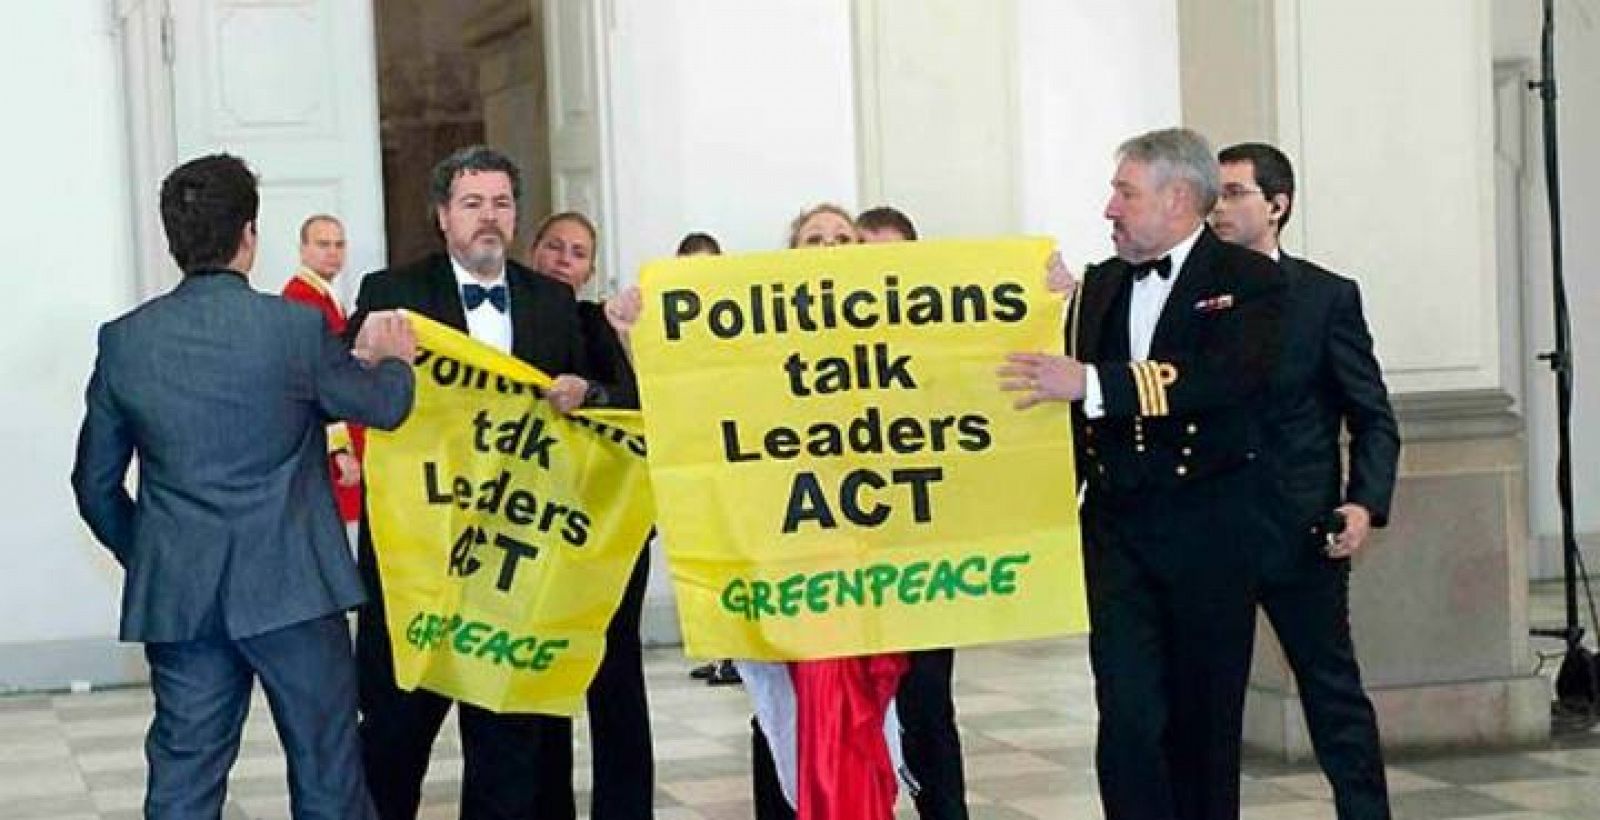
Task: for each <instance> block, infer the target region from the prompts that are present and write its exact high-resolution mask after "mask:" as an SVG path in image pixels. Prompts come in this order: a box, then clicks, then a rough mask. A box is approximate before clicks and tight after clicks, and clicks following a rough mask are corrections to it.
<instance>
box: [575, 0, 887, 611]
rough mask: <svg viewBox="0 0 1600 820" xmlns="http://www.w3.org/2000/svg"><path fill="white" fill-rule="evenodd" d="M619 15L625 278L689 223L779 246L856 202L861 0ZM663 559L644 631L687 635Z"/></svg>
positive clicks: (693, 4)
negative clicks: (805, 224) (825, 213)
mask: <svg viewBox="0 0 1600 820" xmlns="http://www.w3.org/2000/svg"><path fill="white" fill-rule="evenodd" d="M613 25H614V28H613V31H612V35H611V41H610V50H611V60H610V70H611V74H610V84H611V87H610V93H611V103H610V107H611V145H612V155H613V157H614V166H613V171H612V173H613V177H612V179H613V185H612V188H611V190H612V191H613V192H614V195H615V197H616V201H615V207H614V208H613V213H615V214H616V224H614V225H601V226H600V231H601V242H614V243H616V245H617V247H616V250H617V257H616V258H617V259H618V260H619V264H620V265H621V270H619V271H616V276H615V277H614V278H615V281H618V282H620V283H622V284H628V283H631V282H635V281H637V279H638V269H639V266H640V265H642V264H644V263H645V262H647V261H649V260H651V259H656V258H660V257H665V256H671V255H672V252H673V250H674V249H675V248H676V247H677V244H678V240H679V239H680V238H681V237H682V236H683V235H684V234H685V233H688V232H690V231H706V232H709V233H710V234H712V235H713V236H715V237H717V239H718V240H720V241H721V243H722V247H723V249H724V250H726V251H728V252H739V251H759V250H772V249H774V248H780V247H783V245H784V243H785V242H786V241H787V239H788V227H789V221H790V220H791V219H793V218H794V217H795V215H797V214H798V213H799V212H800V211H802V210H804V209H806V208H809V207H811V206H812V205H814V204H816V203H818V202H822V201H831V202H834V203H836V204H839V205H842V206H844V207H845V208H850V209H854V208H855V207H857V205H858V204H859V203H857V202H856V192H857V179H856V126H855V101H854V73H853V72H854V66H853V64H852V56H851V55H852V45H851V14H850V3H849V2H848V0H759V2H751V0H675V2H671V3H657V2H651V3H618V4H617V5H616V7H615V18H614V23H613ZM653 559H654V561H653V566H652V571H651V578H650V589H649V592H648V593H647V596H646V604H645V606H646V611H645V617H644V621H645V623H644V632H645V639H646V641H651V642H655V641H672V640H676V623H675V617H674V616H671V615H670V612H671V606H672V605H671V593H670V579H669V577H668V574H667V567H666V563H665V558H664V555H663V552H662V550H661V549H659V548H657V549H656V550H655V552H654V555H653Z"/></svg>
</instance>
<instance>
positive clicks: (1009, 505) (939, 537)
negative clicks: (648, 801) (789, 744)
mask: <svg viewBox="0 0 1600 820" xmlns="http://www.w3.org/2000/svg"><path fill="white" fill-rule="evenodd" d="M1050 250H1051V243H1050V242H1049V241H1047V240H1037V239H1018V240H1005V241H987V242H904V243H895V244H884V245H868V246H854V247H842V248H831V249H822V250H805V251H789V252H782V253H768V254H749V255H740V256H695V257H686V258H682V259H674V260H668V261H662V262H657V263H653V264H651V265H649V266H647V267H646V268H645V269H644V271H643V274H642V290H643V296H644V306H645V307H644V312H643V314H642V316H641V318H640V323H639V327H638V328H637V329H636V330H635V332H634V337H635V338H634V345H635V353H636V355H637V357H638V366H639V373H640V381H641V389H642V391H643V396H644V399H643V402H644V406H645V408H646V424H647V428H648V435H649V439H650V443H651V445H650V456H649V461H650V472H651V480H652V484H653V485H654V487H655V491H656V503H657V505H658V508H659V518H660V520H659V522H658V526H659V528H660V531H661V534H662V539H663V542H664V543H665V544H666V546H667V551H668V556H669V558H670V559H671V563H672V572H673V580H674V582H675V585H676V591H677V600H678V610H679V613H680V616H681V619H682V623H683V631H684V636H685V645H686V650H687V652H688V653H689V654H690V655H693V656H698V657H735V658H759V659H768V660H783V659H807V658H819V657H833V656H846V655H861V654H870V653H876V652H884V651H893V650H901V649H919V648H928V647H941V646H962V645H968V644H976V643H986V642H993V641H1004V640H1018V639H1027V638H1038V637H1044V636H1049V635H1058V634H1062V633H1066V632H1071V631H1081V630H1084V629H1086V628H1087V620H1088V618H1087V614H1086V607H1085V604H1084V592H1083V580H1082V579H1083V574H1082V568H1081V552H1080V548H1079V531H1078V524H1077V504H1076V492H1075V486H1076V480H1075V478H1074V476H1073V469H1072V464H1073V459H1072V443H1071V430H1070V422H1069V419H1068V414H1067V407H1066V405H1064V404H1055V405H1046V406H1041V407H1036V408H1034V409H1031V410H1028V411H1017V410H1014V409H1013V408H1012V401H1013V399H1014V395H1012V394H1005V393H1002V392H1000V390H999V386H998V379H997V377H996V375H995V370H996V368H997V367H999V366H1000V364H1001V363H1002V360H1003V358H1004V356H1005V354H1006V353H1008V352H1012V351H1023V350H1026V351H1035V350H1051V349H1059V348H1060V346H1061V331H1060V318H1061V306H1060V300H1059V299H1058V298H1055V297H1053V296H1050V295H1048V294H1047V293H1046V292H1045V290H1044V269H1045V260H1046V258H1047V256H1048V254H1049V252H1050Z"/></svg>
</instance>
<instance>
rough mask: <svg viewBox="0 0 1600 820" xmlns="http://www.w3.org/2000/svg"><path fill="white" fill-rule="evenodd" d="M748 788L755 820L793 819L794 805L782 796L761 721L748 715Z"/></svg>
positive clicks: (770, 748)
mask: <svg viewBox="0 0 1600 820" xmlns="http://www.w3.org/2000/svg"><path fill="white" fill-rule="evenodd" d="M750 790H751V797H752V798H753V799H754V802H755V817H756V820H795V810H794V807H793V806H791V805H789V800H788V798H786V797H784V796H783V786H782V784H780V783H779V782H778V764H777V763H776V762H775V761H774V760H773V759H772V747H770V746H768V745H767V733H766V732H763V731H761V723H760V722H759V721H757V720H756V719H755V718H753V717H752V718H750Z"/></svg>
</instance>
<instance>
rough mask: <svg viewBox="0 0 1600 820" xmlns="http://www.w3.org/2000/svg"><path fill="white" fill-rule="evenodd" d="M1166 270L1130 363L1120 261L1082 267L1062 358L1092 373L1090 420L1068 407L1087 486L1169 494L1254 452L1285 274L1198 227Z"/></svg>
mask: <svg viewBox="0 0 1600 820" xmlns="http://www.w3.org/2000/svg"><path fill="white" fill-rule="evenodd" d="M1174 275H1175V276H1176V277H1177V279H1176V281H1175V282H1174V283H1173V287H1172V292H1171V294H1170V295H1169V296H1168V298H1167V301H1166V304H1165V306H1164V308H1163V309H1162V312H1161V316H1160V319H1159V320H1158V321H1157V324H1156V328H1155V333H1154V335H1153V337H1152V339H1151V344H1150V353H1149V358H1148V359H1147V360H1143V361H1132V360H1131V355H1130V346H1129V339H1128V306H1129V302H1130V296H1131V293H1132V284H1133V276H1132V273H1131V272H1130V270H1129V265H1128V264H1127V263H1126V262H1124V261H1123V260H1121V259H1117V258H1112V259H1109V260H1106V261H1105V262H1103V263H1101V264H1099V265H1095V266H1093V267H1091V268H1089V269H1088V270H1086V271H1085V272H1084V278H1083V283H1082V285H1081V286H1080V288H1079V292H1078V293H1077V295H1076V297H1075V298H1076V299H1077V300H1078V304H1076V305H1074V306H1073V311H1072V314H1071V319H1070V321H1069V322H1068V325H1067V329H1066V333H1067V350H1068V353H1069V354H1070V355H1073V356H1074V357H1075V358H1077V359H1078V360H1079V361H1082V362H1084V363H1086V364H1092V365H1094V366H1095V369H1096V372H1097V374H1098V378H1099V381H1100V388H1101V394H1102V397H1103V401H1104V415H1102V416H1101V417H1099V418H1095V419H1090V418H1087V417H1086V416H1085V415H1084V413H1083V412H1082V407H1081V405H1077V406H1075V408H1074V431H1075V433H1076V437H1077V442H1076V443H1077V453H1078V468H1079V475H1080V476H1081V477H1082V478H1083V479H1084V480H1085V481H1087V482H1088V484H1089V486H1090V488H1091V489H1093V490H1098V491H1104V492H1111V493H1134V492H1138V491H1140V490H1144V489H1149V488H1177V487H1182V486H1184V485H1185V484H1187V483H1189V482H1194V481H1199V480H1203V479H1205V478H1206V477H1208V476H1211V475H1215V474H1217V473H1219V472H1223V471H1226V470H1229V469H1232V468H1235V467H1238V466H1240V465H1242V464H1244V463H1246V462H1249V461H1254V460H1256V459H1257V458H1258V457H1259V450H1260V447H1261V444H1262V434H1261V431H1260V421H1261V419H1260V404H1261V403H1262V400H1263V398H1264V395H1265V393H1266V388H1267V386H1268V383H1269V382H1270V380H1271V377H1272V375H1273V373H1274V370H1275V368H1276V366H1277V363H1278V349H1279V331H1280V322H1281V318H1282V306H1283V303H1282V294H1283V274H1282V273H1281V272H1280V271H1279V269H1278V266H1277V265H1276V264H1274V263H1273V261H1272V260H1271V259H1269V258H1267V257H1265V256H1262V255H1261V254H1258V253H1255V252H1254V251H1251V250H1248V249H1246V248H1242V247H1239V246H1236V245H1231V244H1228V243H1225V242H1223V241H1221V240H1220V239H1218V238H1217V237H1216V236H1215V235H1214V234H1213V233H1212V232H1211V229H1210V228H1209V227H1207V228H1202V229H1201V232H1200V235H1199V237H1198V238H1197V239H1196V241H1195V243H1194V246H1193V247H1192V249H1191V250H1190V252H1189V255H1188V257H1187V258H1186V259H1185V260H1184V264H1183V268H1182V270H1179V271H1176V272H1175V273H1174Z"/></svg>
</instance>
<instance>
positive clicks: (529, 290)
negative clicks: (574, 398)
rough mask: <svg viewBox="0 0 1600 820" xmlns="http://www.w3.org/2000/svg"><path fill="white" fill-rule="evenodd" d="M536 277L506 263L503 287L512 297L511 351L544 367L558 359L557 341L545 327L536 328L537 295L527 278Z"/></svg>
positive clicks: (522, 268) (515, 265)
mask: <svg viewBox="0 0 1600 820" xmlns="http://www.w3.org/2000/svg"><path fill="white" fill-rule="evenodd" d="M538 275H539V274H536V273H531V272H529V271H528V270H527V269H526V268H524V267H522V266H520V265H518V264H517V263H515V262H507V263H506V286H507V287H508V288H509V289H510V294H511V352H512V353H513V354H514V355H516V357H517V358H519V359H521V360H523V361H525V362H530V363H533V364H535V365H537V366H538V367H540V368H544V367H548V366H549V365H548V363H549V362H554V361H557V360H558V359H559V358H560V357H559V356H557V355H556V350H555V349H554V347H553V345H555V344H556V343H557V342H558V341H559V340H558V339H556V338H555V334H553V333H550V332H548V331H549V329H548V328H541V327H539V324H540V321H541V318H542V317H541V316H540V315H539V314H540V306H539V293H538V290H537V289H536V288H535V287H534V285H533V282H532V281H531V280H530V278H529V277H533V276H538ZM549 375H551V376H554V375H557V374H555V373H551V374H549Z"/></svg>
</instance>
